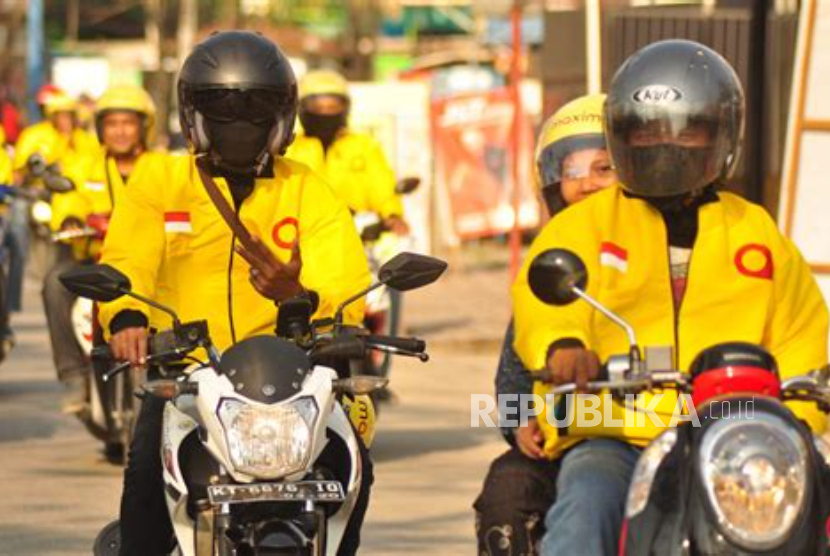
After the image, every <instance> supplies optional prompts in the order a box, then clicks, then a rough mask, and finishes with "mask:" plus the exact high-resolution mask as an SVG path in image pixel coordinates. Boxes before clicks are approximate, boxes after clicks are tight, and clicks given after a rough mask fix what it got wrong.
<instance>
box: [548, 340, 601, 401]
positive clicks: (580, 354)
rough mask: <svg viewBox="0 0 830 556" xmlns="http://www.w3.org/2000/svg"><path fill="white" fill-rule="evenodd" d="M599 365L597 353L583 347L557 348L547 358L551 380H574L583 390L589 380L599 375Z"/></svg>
mask: <svg viewBox="0 0 830 556" xmlns="http://www.w3.org/2000/svg"><path fill="white" fill-rule="evenodd" d="M600 366H601V365H600V361H599V357H598V356H597V354H596V353H595V352H593V351H589V350H587V349H585V348H583V347H570V348H557V349H555V350H554V351H553V354H552V355H551V356H550V357H549V358H548V369H550V375H551V382H553V383H554V384H568V383H571V382H575V383H576V386H577V389H578V390H581V391H584V390H585V387H586V385H587V384H588V382H589V381H591V380H594V379H596V378H597V377H598V376H599V369H600Z"/></svg>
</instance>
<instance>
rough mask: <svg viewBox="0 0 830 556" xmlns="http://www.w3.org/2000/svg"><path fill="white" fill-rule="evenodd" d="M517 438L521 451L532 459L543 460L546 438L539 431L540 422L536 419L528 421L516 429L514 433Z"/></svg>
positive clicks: (532, 418)
mask: <svg viewBox="0 0 830 556" xmlns="http://www.w3.org/2000/svg"><path fill="white" fill-rule="evenodd" d="M513 436H515V438H516V445H517V446H518V447H519V450H521V452H522V453H523V454H524V455H526V456H527V457H529V458H530V459H542V458H543V457H544V455H545V452H544V451H543V450H542V446H544V444H545V437H544V436H543V435H542V431H541V430H539V421H537V420H536V419H535V418H534V417H531V418H530V419H528V420H527V424H526V425H524V426H519V427H516V430H515V431H514V433H513Z"/></svg>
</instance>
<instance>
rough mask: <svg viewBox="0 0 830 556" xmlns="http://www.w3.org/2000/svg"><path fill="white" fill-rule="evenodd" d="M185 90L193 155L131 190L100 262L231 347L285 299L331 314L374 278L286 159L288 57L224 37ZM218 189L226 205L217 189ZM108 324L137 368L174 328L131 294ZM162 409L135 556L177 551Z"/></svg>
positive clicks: (358, 249)
mask: <svg viewBox="0 0 830 556" xmlns="http://www.w3.org/2000/svg"><path fill="white" fill-rule="evenodd" d="M178 94H179V109H180V119H181V124H182V130H183V131H184V134H185V136H186V137H187V139H188V142H189V143H190V147H191V149H192V152H193V155H192V156H187V157H180V158H179V159H178V160H176V161H175V162H173V163H171V164H170V165H169V166H170V167H169V169H168V171H167V173H166V174H159V175H158V176H155V177H154V179H148V180H146V181H144V182H143V183H141V184H140V185H138V186H137V187H134V188H133V187H130V188H128V189H127V191H126V195H124V198H123V199H120V200H119V203H118V204H117V206H116V207H115V211H114V212H113V218H112V221H111V223H110V228H109V231H108V235H107V238H106V241H105V243H104V249H103V253H102V259H101V261H102V262H104V263H108V264H110V265H112V266H114V267H116V268H118V269H119V270H120V271H121V272H123V273H124V274H126V275H127V276H128V277H129V278H130V281H131V283H132V289H133V290H134V291H136V292H138V293H141V294H143V295H145V296H148V297H151V298H153V299H155V300H157V301H158V302H160V303H162V304H164V305H167V306H169V307H172V308H174V309H175V310H176V312H177V313H178V315H179V317H180V318H181V319H182V320H184V321H189V320H195V319H207V321H208V325H209V328H210V334H211V339H212V341H213V344H214V345H216V347H217V348H219V349H220V350H225V349H227V348H228V347H230V346H231V345H233V344H234V343H235V342H237V341H239V340H242V339H245V338H250V337H252V336H256V335H262V334H273V333H274V328H275V324H276V322H277V312H278V310H279V305H280V303H282V302H283V301H285V300H287V299H290V298H292V297H295V296H312V297H318V298H319V306H318V309H317V312H316V314H315V317H325V316H331V315H333V314H334V312H335V309H336V307H337V306H338V305H339V304H341V303H342V302H344V301H345V300H346V299H347V298H349V297H350V296H352V295H353V294H354V293H356V292H357V291H359V290H361V289H363V288H364V287H366V286H367V285H368V284H369V280H370V277H369V273H368V269H367V267H366V261H365V257H364V255H363V248H362V245H361V243H360V239H359V238H358V236H357V233H356V232H355V229H354V226H353V224H352V221H351V218H350V215H349V212H348V210H347V208H346V206H345V205H344V204H343V203H342V202H341V201H340V200H339V199H337V198H336V197H335V196H334V194H333V193H332V192H331V189H330V188H329V187H328V186H327V185H326V184H325V183H324V182H322V181H321V180H320V179H319V178H318V177H317V175H316V174H314V173H313V172H311V171H310V170H309V169H308V168H307V167H306V166H305V165H303V164H300V163H297V162H295V161H292V160H289V159H286V158H284V157H283V156H282V154H283V153H284V152H285V149H286V148H287V147H288V145H289V144H290V143H291V141H292V139H293V136H294V133H293V128H294V119H295V117H296V110H297V86H296V80H295V78H294V73H293V71H292V70H291V67H290V65H289V63H288V60H287V59H286V58H285V56H284V55H283V54H282V52H281V51H280V50H279V48H278V47H277V46H276V45H275V44H273V43H272V42H270V41H269V40H267V39H265V38H264V37H262V36H261V35H259V34H256V33H250V32H241V31H231V32H224V33H217V34H213V35H212V36H210V37H209V38H208V39H206V40H205V41H204V42H203V43H201V44H200V45H198V46H197V47H196V48H195V49H194V51H193V52H192V53H191V54H190V55H189V56H188V58H187V59H186V60H185V62H184V65H183V66H182V69H181V72H180V75H179V82H178ZM214 180H215V181H214ZM211 183H215V184H216V187H217V189H218V191H217V193H218V194H219V195H221V197H222V198H224V203H219V204H216V203H215V202H214V199H215V197H211V196H210V194H209V193H208V187H209V184H211ZM219 206H223V207H227V208H228V209H229V210H230V211H231V213H233V212H235V214H236V217H237V219H238V220H231V221H230V222H237V224H234V227H235V228H236V229H237V230H239V229H241V228H240V226H244V228H245V229H247V231H248V232H250V237H251V239H250V240H245V241H240V238H239V236H238V235H237V233H236V232H235V231H233V230H232V229H231V223H229V222H228V221H226V220H224V218H223V216H222V214H221V213H220V209H219V208H218V207H219ZM231 207H233V208H231ZM234 209H235V211H234ZM362 313H363V305H362V303H355V304H354V305H350V306H349V309H347V310H346V312H345V321H346V322H348V323H352V324H358V323H360V322H361V320H362V317H363V314H362ZM100 320H101V324H102V326H103V327H104V329H105V331H107V332H108V333H109V334H111V339H110V346H111V347H112V350H113V353H114V355H115V356H116V357H117V358H119V359H124V360H128V361H130V362H132V363H133V365H140V364H141V363H142V362H143V361H144V359H145V357H146V353H147V338H148V332H147V329H148V327H155V328H168V327H169V324H170V321H169V317H167V316H166V315H165V314H163V313H160V312H157V311H155V310H150V311H148V308H147V306H146V305H144V304H142V303H139V302H137V301H135V300H132V299H131V298H127V297H125V298H122V299H119V300H117V301H114V302H112V303H105V304H102V306H101V312H100ZM163 408H164V402H163V401H162V400H160V399H157V398H152V397H147V398H146V399H145V401H144V403H143V404H142V406H141V413H140V414H139V417H138V422H137V425H136V428H135V433H134V441H133V445H132V447H131V449H130V458H129V463H128V466H127V469H126V472H125V480H124V492H123V496H122V501H121V535H122V537H121V538H122V550H121V554H122V555H125V556H127V555H134V556H138V555H140V556H156V555H161V554H165V555H166V554H168V553H169V551H170V550H171V544H172V542H173V532H172V527H171V524H170V520H169V517H168V513H167V508H166V504H165V499H164V492H163V481H162V465H161V459H160V456H159V453H160V442H161V424H162V416H163ZM363 452H364V453H363V462H364V465H363V483H362V487H361V495H360V498H359V500H358V507H357V508H355V511H354V513H353V514H352V519H351V520H350V522H349V526H348V531H347V533H346V538H345V539H344V542H343V544H342V545H341V550H340V553H341V554H354V553H355V552H356V550H357V546H358V544H359V535H360V526H361V524H362V520H363V515H364V513H365V510H366V506H367V504H368V496H369V486H370V484H371V480H372V467H371V461H370V460H369V458H368V454H367V453H366V452H365V450H364V451H363Z"/></svg>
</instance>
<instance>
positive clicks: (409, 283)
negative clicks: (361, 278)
mask: <svg viewBox="0 0 830 556" xmlns="http://www.w3.org/2000/svg"><path fill="white" fill-rule="evenodd" d="M446 269H447V263H446V262H445V261H442V260H441V259H436V258H435V257H428V256H426V255H419V254H417V253H400V254H398V255H395V256H394V257H392V258H391V259H390V260H389V261H388V262H387V263H386V264H384V265H383V266H382V267H380V271H379V272H378V280H380V281H381V282H382V283H384V284H385V285H386V286H387V287H389V288H392V289H393V290H397V291H399V292H403V291H408V290H414V289H416V288H420V287H423V286H426V285H427V284H431V283H433V282H435V281H436V280H437V279H438V278H439V277H440V276H441V275H442V274H443V273H444V271H445V270H446Z"/></svg>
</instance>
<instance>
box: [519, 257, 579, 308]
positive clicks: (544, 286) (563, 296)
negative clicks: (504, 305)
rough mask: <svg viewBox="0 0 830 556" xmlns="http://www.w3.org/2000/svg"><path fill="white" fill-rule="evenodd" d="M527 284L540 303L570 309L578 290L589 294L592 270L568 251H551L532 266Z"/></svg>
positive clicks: (536, 260) (535, 260) (537, 259)
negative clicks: (576, 289)
mask: <svg viewBox="0 0 830 556" xmlns="http://www.w3.org/2000/svg"><path fill="white" fill-rule="evenodd" d="M527 280H528V282H529V283H530V289H531V291H533V295H535V296H536V297H537V298H539V300H541V301H542V302H544V303H547V304H548V305H568V304H569V303H572V302H573V301H575V300H576V299H577V298H578V297H579V296H578V295H576V293H574V288H578V289H579V290H581V291H585V288H586V287H587V286H588V270H587V269H586V268H585V263H583V262H582V259H580V258H579V256H577V255H576V254H574V253H572V252H571V251H568V250H567V249H549V250H547V251H544V252H542V253H539V254H538V255H537V256H536V258H535V259H533V262H531V263H530V270H529V271H528V275H527Z"/></svg>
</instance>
